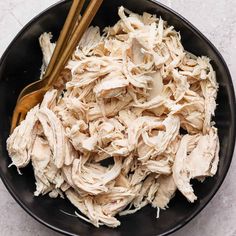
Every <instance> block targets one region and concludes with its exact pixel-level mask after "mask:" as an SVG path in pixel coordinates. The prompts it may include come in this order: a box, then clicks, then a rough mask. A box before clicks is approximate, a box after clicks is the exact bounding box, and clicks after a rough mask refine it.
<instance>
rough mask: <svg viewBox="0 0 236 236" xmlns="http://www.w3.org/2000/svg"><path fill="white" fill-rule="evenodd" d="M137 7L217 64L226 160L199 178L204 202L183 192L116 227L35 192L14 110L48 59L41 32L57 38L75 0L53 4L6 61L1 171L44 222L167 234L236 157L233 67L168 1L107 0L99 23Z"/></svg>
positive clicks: (69, 228) (88, 231)
mask: <svg viewBox="0 0 236 236" xmlns="http://www.w3.org/2000/svg"><path fill="white" fill-rule="evenodd" d="M120 5H123V6H125V7H126V8H128V9H130V10H131V11H134V12H137V13H142V12H144V11H147V12H149V13H154V14H157V15H158V16H161V17H162V18H163V19H164V20H167V21H168V23H169V24H170V25H174V26H175V28H176V29H177V30H178V31H180V32H181V35H182V41H183V45H184V47H185V49H187V50H188V51H190V52H192V53H194V54H196V55H206V56H208V57H210V58H211V59H212V64H213V66H214V69H215V71H216V73H217V80H218V82H219V83H220V89H219V95H218V99H217V103H218V104H219V105H218V107H217V110H216V116H215V121H216V125H217V127H218V129H219V136H220V146H221V150H220V164H219V169H218V172H217V174H216V175H215V176H214V177H213V178H208V179H207V180H206V181H205V182H204V183H202V184H200V183H198V182H194V190H195V193H196V195H197V196H198V201H197V202H196V203H194V204H190V203H188V202H187V200H186V199H185V198H184V197H183V196H181V194H180V193H177V195H176V197H175V198H174V199H173V200H172V201H171V202H170V204H169V209H168V210H166V211H161V213H160V218H159V219H156V210H155V209H152V208H151V207H145V208H144V209H142V210H141V211H139V212H137V213H136V214H134V215H130V216H125V217H121V218H120V220H121V223H122V224H121V226H120V227H118V228H116V229H109V228H107V227H101V228H99V229H96V228H95V227H94V226H92V225H89V224H87V223H85V222H83V221H81V220H79V219H77V218H74V217H71V216H68V215H65V214H64V213H63V212H62V211H65V212H68V213H72V214H73V213H74V211H75V208H74V207H73V206H72V205H71V204H70V203H69V202H68V201H66V200H62V199H50V198H49V197H47V196H44V197H34V196H33V192H34V189H35V181H34V177H33V171H32V168H31V167H27V168H25V169H23V170H22V172H23V175H22V176H19V175H18V173H17V171H16V169H15V168H14V167H12V168H10V169H9V168H8V165H9V164H10V163H11V161H10V158H9V156H8V154H7V151H6V144H5V143H6V139H7V137H8V135H9V128H10V122H11V115H12V112H13V109H14V106H15V102H16V99H17V97H18V94H19V92H20V91H21V89H22V88H23V87H25V86H26V85H27V84H29V83H30V82H32V81H35V80H37V79H38V78H39V75H40V67H41V63H42V54H41V51H40V47H39V43H38V37H39V36H40V35H41V34H42V33H43V32H52V33H53V35H54V38H55V39H57V37H58V34H59V32H60V29H61V27H62V25H63V22H64V20H65V17H66V14H67V12H68V9H69V6H70V1H63V2H61V3H59V4H57V5H56V6H54V7H52V8H50V9H49V10H47V11H46V12H44V13H42V14H41V15H40V16H38V17H36V18H35V19H34V20H33V21H32V22H30V23H29V24H28V25H27V26H26V27H25V28H24V29H23V30H22V31H21V32H20V33H19V34H18V36H17V37H16V38H15V40H14V41H13V42H12V44H11V45H10V47H9V48H8V49H7V51H6V53H5V54H4V56H3V57H2V60H1V63H0V114H1V122H0V143H1V145H0V156H1V158H0V174H1V177H2V179H3V181H4V183H5V185H6V186H7V188H8V190H9V191H10V192H11V194H12V195H13V196H14V198H15V199H16V200H17V201H18V202H19V203H20V204H21V206H22V207H23V208H24V209H25V210H27V211H28V212H29V213H30V214H31V215H33V216H34V217H35V218H36V219H38V220H39V221H40V222H42V223H44V224H45V225H47V226H49V227H51V228H53V229H56V230H58V231H60V232H63V233H67V234H70V235H96V236H98V235H99V236H106V235H110V236H118V235H136V236H141V235H143V236H144V235H165V234H167V233H170V232H172V231H174V230H176V229H178V228H179V227H181V226H183V225H184V224H185V223H187V222H188V221H189V220H190V219H192V218H193V217H194V216H195V215H196V214H197V213H198V212H199V211H200V210H201V209H202V208H203V207H204V206H205V205H206V204H207V203H208V202H209V200H210V199H211V198H212V197H213V195H214V194H215V193H216V191H217V190H218V188H219V186H220V185H221V183H222V181H223V179H224V177H225V175H226V173H227V170H228V167H229V165H230V162H231V157H232V152H233V147H234V139H235V100H234V99H235V97H234V92H233V86H232V81H231V78H230V74H229V72H228V69H227V66H226V65H225V63H224V61H223V59H222V58H221V56H220V55H219V54H218V52H217V51H216V50H215V48H214V47H213V46H212V45H211V44H210V43H209V42H208V41H207V40H206V39H205V38H204V36H202V35H201V34H200V33H199V32H198V31H197V30H196V29H195V28H194V27H192V26H191V25H190V24H189V23H187V22H186V21H185V20H183V19H181V17H180V16H178V15H176V14H175V13H173V12H171V11H170V10H168V9H167V8H165V7H164V6H162V5H159V4H157V3H156V2H154V1H148V0H139V1H137V0H129V1H128V0H116V1H110V0H105V1H104V4H103V6H102V8H101V9H100V10H99V13H98V14H97V16H96V18H95V20H94V22H93V25H98V26H100V27H101V28H103V27H105V26H107V25H113V24H114V23H115V22H116V21H117V20H118V15H117V9H118V6H120Z"/></svg>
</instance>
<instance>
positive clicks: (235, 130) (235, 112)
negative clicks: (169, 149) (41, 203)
mask: <svg viewBox="0 0 236 236" xmlns="http://www.w3.org/2000/svg"><path fill="white" fill-rule="evenodd" d="M70 1H71V0H60V1H59V2H56V3H54V4H52V5H50V6H49V7H47V8H46V9H45V10H43V11H41V12H40V13H39V14H37V15H36V16H35V17H33V18H32V19H31V20H30V21H29V22H28V23H27V24H26V25H25V26H24V27H23V28H22V29H21V30H20V31H19V32H18V33H17V34H16V36H15V37H14V39H13V40H12V41H11V43H10V44H9V46H8V47H7V48H6V49H5V51H4V53H3V54H2V56H1V58H0V68H1V66H2V63H3V61H4V60H5V58H6V57H7V55H8V53H9V51H10V50H11V48H12V46H13V45H14V43H15V42H16V41H17V40H18V38H19V37H20V36H21V35H22V34H23V33H24V32H25V31H26V30H28V28H30V27H31V25H32V24H34V23H35V22H37V21H38V19H39V18H41V17H42V16H43V15H45V14H47V12H48V11H49V10H53V9H54V8H56V7H58V6H59V5H62V4H66V3H67V2H70ZM146 1H149V2H152V3H154V4H155V5H156V6H160V7H161V8H163V9H165V10H167V11H168V12H170V13H171V14H173V15H175V16H176V17H177V18H179V19H180V20H181V21H183V22H185V24H186V25H187V26H188V27H189V29H191V31H193V32H194V33H195V34H196V35H197V36H198V37H200V38H201V39H202V40H203V41H205V42H206V43H207V44H208V46H209V47H210V48H211V49H212V51H213V52H214V53H215V54H216V55H217V57H218V58H219V61H220V63H221V64H222V65H223V67H224V68H225V70H226V74H227V77H228V78H229V81H228V83H229V85H230V89H229V91H228V92H229V97H230V103H231V104H230V106H232V107H233V112H232V114H231V117H232V120H233V122H232V124H231V126H232V127H231V130H232V139H231V140H230V143H229V151H228V153H229V160H228V164H227V166H226V169H225V170H226V171H225V172H224V174H223V175H222V176H221V180H220V182H219V183H218V186H217V188H216V189H215V191H214V192H212V195H211V196H210V198H209V199H208V201H207V202H206V203H205V204H204V205H202V206H200V207H199V208H198V210H196V211H195V212H194V213H193V214H191V215H190V216H189V217H188V218H187V219H186V220H184V221H183V222H181V223H179V224H178V225H176V226H175V227H173V228H172V229H170V230H168V231H166V232H165V233H162V234H160V235H159V236H165V235H169V234H171V233H174V232H176V231H177V230H179V229H181V228H182V227H184V226H185V225H186V224H187V223H188V222H190V221H191V220H192V219H193V218H195V217H196V216H197V215H198V214H199V213H200V212H201V211H202V210H203V209H204V208H205V207H206V206H207V205H208V203H209V202H210V201H211V200H212V198H213V197H214V196H215V195H216V193H217V192H218V190H219V188H220V187H221V186H222V183H223V182H224V180H225V177H226V175H227V173H228V171H229V167H230V165H231V162H232V158H233V153H234V146H235V139H236V107H235V104H236V99H235V92H234V86H233V81H232V77H231V74H230V71H229V68H228V66H227V64H226V62H225V60H224V58H223V56H222V55H221V53H220V52H219V51H218V49H217V48H216V47H215V46H214V45H213V43H212V42H211V41H210V40H209V39H208V38H207V37H206V36H205V35H204V34H203V33H202V32H201V31H200V30H198V29H197V28H196V27H195V26H194V25H193V24H192V23H190V21H188V20H187V19H186V18H185V17H183V16H182V15H180V14H179V13H177V12H176V11H175V10H173V9H171V8H170V7H168V6H166V5H164V4H162V3H160V2H158V0H146ZM232 103H233V104H232ZM0 177H1V179H2V182H3V184H4V185H5V187H6V188H7V190H8V192H9V193H10V194H11V196H12V197H13V198H14V199H15V201H16V202H17V203H18V204H19V205H20V206H21V207H22V208H23V209H24V210H25V211H26V212H27V213H28V214H29V215H30V216H32V217H33V218H34V219H35V220H36V221H38V222H39V223H41V224H43V225H44V226H46V227H48V228H50V229H52V230H54V231H56V232H58V233H62V234H64V235H69V236H76V235H77V234H73V233H70V232H68V231H66V230H62V229H60V228H58V227H55V226H53V225H51V224H49V223H47V222H46V221H44V220H42V219H41V218H40V217H38V216H37V215H36V214H34V213H33V212H32V211H31V210H30V209H29V208H28V207H27V206H26V205H25V204H24V203H23V202H22V201H21V200H20V197H18V195H17V194H16V192H15V190H14V189H13V188H11V186H10V184H9V183H8V180H7V179H6V178H5V177H4V175H3V174H2V173H1V171H0ZM77 236H78V235H77Z"/></svg>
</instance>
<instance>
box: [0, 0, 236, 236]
mask: <svg viewBox="0 0 236 236" xmlns="http://www.w3.org/2000/svg"><path fill="white" fill-rule="evenodd" d="M55 2H56V1H55V0H37V1H36V0H5V1H2V0H1V1H0V55H1V54H2V53H3V51H4V50H5V48H6V46H7V45H8V44H9V43H10V41H11V40H12V39H13V37H14V36H15V35H16V33H17V32H18V31H19V30H20V29H21V28H22V26H23V25H24V24H26V23H27V22H28V21H29V20H30V19H31V18H32V17H34V16H35V15H36V14H37V13H39V12H40V11H42V10H43V9H45V8H46V7H48V6H49V5H51V4H53V3H55ZM160 2H162V3H164V4H166V5H168V6H169V7H171V8H173V9H174V10H176V11H177V12H179V13H180V14H182V15H183V16H184V17H185V18H187V19H188V20H189V21H190V22H192V23H193V24H194V25H195V26H196V27H197V28H198V29H200V31H202V32H203V33H204V34H205V35H206V36H207V37H208V38H209V39H210V40H211V41H212V42H213V43H214V44H215V46H216V47H217V48H218V49H219V51H220V52H221V53H222V55H223V57H224V58H225V60H226V62H227V64H228V66H229V68H230V71H231V74H232V77H233V80H234V87H235V85H236V65H235V58H236V1H235V0H224V1H223V0H220V1H215V0H207V1H205V0H178V1H174V0H166V1H165V0H161V1H160ZM234 156H235V155H234ZM235 169H236V158H235V157H234V159H233V162H232V165H231V168H230V170H229V173H228V175H227V177H226V180H225V181H224V183H223V185H222V187H221V188H220V190H219V192H218V193H217V194H216V196H215V197H214V199H213V200H212V201H211V202H210V203H209V204H208V206H207V207H206V208H205V209H204V210H203V211H202V212H201V213H200V214H199V215H198V216H197V217H196V218H195V219H194V220H193V221H191V222H190V223H189V224H188V225H187V226H185V227H184V228H183V229H181V230H180V231H178V232H177V233H175V234H173V236H182V235H192V236H198V235H204V236H222V235H225V236H236V223H235V222H236V181H235V180H236V172H235ZM0 209H1V213H0V229H1V230H0V235H1V236H9V235H14V236H31V235H35V236H49V235H50V236H57V235H58V236H59V234H57V233H54V232H53V231H51V230H49V229H47V228H45V227H44V226H42V225H40V224H39V223H37V222H36V221H35V220H34V219H32V218H31V217H30V216H28V215H27V214H26V213H25V212H24V211H23V210H22V209H21V208H20V207H19V206H18V204H17V203H16V202H15V201H14V199H13V198H12V197H11V196H10V195H9V193H8V192H7V190H6V188H5V187H4V186H3V184H2V182H1V181H0Z"/></svg>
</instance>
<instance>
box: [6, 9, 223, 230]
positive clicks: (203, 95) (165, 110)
mask: <svg viewBox="0 0 236 236" xmlns="http://www.w3.org/2000/svg"><path fill="white" fill-rule="evenodd" d="M118 14H119V16H120V20H119V21H118V22H117V23H116V24H115V25H114V26H112V27H107V28H105V29H104V32H103V34H101V33H100V29H99V28H98V27H90V28H89V29H88V30H87V31H86V33H85V34H84V36H83V38H82V40H81V41H80V43H79V45H78V47H77V48H76V50H75V52H74V53H73V55H72V57H71V59H70V61H69V62H68V64H67V66H66V68H65V69H64V71H63V72H62V73H61V75H60V78H59V79H60V83H59V84H58V85H57V86H56V87H54V88H52V89H51V90H50V91H49V92H47V93H46V95H45V97H44V100H43V102H42V103H41V104H39V105H37V106H36V107H34V108H33V109H32V110H31V111H29V113H28V114H27V117H26V119H25V120H24V121H23V122H21V124H20V125H19V126H18V127H17V128H16V129H15V130H14V132H13V133H12V134H11V136H10V137H9V138H8V140H7V149H8V152H9V155H10V157H11V159H12V164H13V165H15V166H16V167H17V169H18V170H19V169H20V168H23V167H25V166H27V165H28V164H29V163H30V162H31V163H32V166H33V169H34V175H35V180H36V191H35V193H34V194H35V195H36V196H39V195H44V194H49V196H50V197H52V198H55V197H58V196H61V197H63V196H66V197H67V198H68V199H69V200H70V201H71V203H72V204H73V205H74V206H75V207H76V208H78V210H79V212H76V215H77V216H78V217H79V218H81V219H83V220H85V221H87V222H89V223H91V224H93V225H95V226H96V227H99V226H100V225H107V226H109V227H117V226H119V225H120V222H119V220H118V219H117V218H116V215H125V214H132V213H135V212H136V211H138V210H139V209H141V208H142V207H144V206H146V205H148V204H151V205H152V206H153V207H155V208H157V211H158V212H159V208H161V209H166V208H168V203H169V202H170V200H171V199H172V198H173V197H174V195H175V192H176V191H177V189H178V190H179V191H180V192H181V193H182V194H183V195H184V196H185V197H186V198H187V199H188V201H190V202H194V201H195V200H196V199H197V196H196V195H195V194H194V190H193V187H192V186H191V184H190V180H191V179H198V180H201V181H202V180H204V178H206V177H208V176H213V175H214V174H215V173H216V171H217V166H218V162H219V139H218V135H217V128H216V127H214V123H213V122H212V116H213V115H214V112H215V108H216V96H217V90H218V83H217V82H216V75H215V72H214V70H213V68H212V66H211V64H210V60H209V59H208V58H207V57H197V56H194V55H193V54H191V53H189V52H187V51H186V50H184V47H183V45H182V44H181V36H180V33H178V32H176V31H175V30H174V28H173V27H172V26H168V24H167V22H165V21H163V19H162V18H157V17H156V16H155V15H151V14H148V13H144V14H143V15H137V14H135V13H132V12H130V11H128V10H126V9H124V8H123V7H120V8H119V11H118ZM51 38H52V35H51V34H47V33H44V34H43V35H42V36H41V37H40V45H41V47H42V51H43V56H44V60H43V67H42V76H41V77H43V74H44V72H45V69H46V67H47V66H48V63H49V61H50V58H51V56H52V53H53V49H54V47H55V44H53V43H51Z"/></svg>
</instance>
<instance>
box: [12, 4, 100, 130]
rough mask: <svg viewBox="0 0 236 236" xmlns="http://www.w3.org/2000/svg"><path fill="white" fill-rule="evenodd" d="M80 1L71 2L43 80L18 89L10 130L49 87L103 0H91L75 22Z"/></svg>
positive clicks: (37, 102) (23, 117)
mask: <svg viewBox="0 0 236 236" xmlns="http://www.w3.org/2000/svg"><path fill="white" fill-rule="evenodd" d="M84 2H85V0H81V1H79V0H74V1H73V3H72V6H71V9H70V12H69V14H68V17H67V19H66V22H65V24H64V26H63V29H62V31H61V34H60V37H59V40H58V43H57V46H56V48H55V51H54V54H53V56H52V59H51V61H50V63H49V66H48V69H47V71H46V73H45V76H44V79H42V80H40V81H36V82H34V83H32V84H30V85H28V86H27V87H25V88H24V89H23V90H22V92H21V94H20V96H19V98H18V100H17V104H16V107H15V110H14V113H13V117H12V123H11V133H12V132H13V130H14V129H15V127H16V126H17V125H18V124H19V123H20V122H21V121H22V120H24V119H25V116H26V114H27V112H28V111H29V110H30V109H31V108H33V107H34V106H36V105H37V104H39V103H40V102H41V101H42V99H43V96H44V94H45V93H46V92H47V91H48V90H49V89H51V88H52V87H53V85H54V84H55V82H56V81H57V79H58V77H59V75H60V73H61V71H62V70H63V69H64V67H65V65H66V63H67V62H68V60H69V59H70V57H71V55H72V53H73V52H74V50H75V48H76V46H77V45H78V43H79V41H80V39H81V38H82V36H83V34H84V32H85V31H86V29H87V28H88V27H89V25H90V23H91V22H92V20H93V18H94V16H95V15H96V13H97V11H98V9H99V8H100V6H101V4H102V2H103V0H91V1H90V3H89V5H88V7H87V9H86V10H85V12H84V14H83V16H82V18H81V19H80V21H79V23H77V22H78V18H79V14H78V13H80V11H81V10H82V8H83V5H84Z"/></svg>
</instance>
